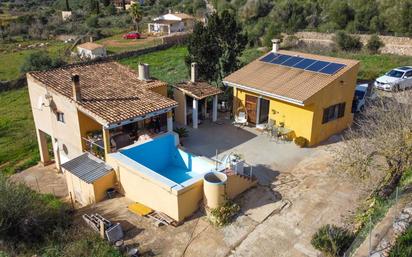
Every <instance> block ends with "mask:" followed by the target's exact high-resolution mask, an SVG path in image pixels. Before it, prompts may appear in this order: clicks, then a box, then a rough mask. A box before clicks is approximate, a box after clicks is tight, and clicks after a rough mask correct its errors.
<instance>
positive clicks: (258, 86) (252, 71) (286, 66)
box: [223, 40, 359, 145]
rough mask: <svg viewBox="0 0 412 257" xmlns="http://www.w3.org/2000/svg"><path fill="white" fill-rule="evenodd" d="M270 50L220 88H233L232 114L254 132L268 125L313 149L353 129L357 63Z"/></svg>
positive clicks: (227, 78)
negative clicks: (244, 118)
mask: <svg viewBox="0 0 412 257" xmlns="http://www.w3.org/2000/svg"><path fill="white" fill-rule="evenodd" d="M278 44H279V42H278V41H276V40H274V45H273V50H272V51H271V52H269V53H267V54H265V55H264V56H262V57H261V58H258V59H257V60H255V61H253V62H251V63H249V64H248V65H246V66H244V67H243V68H241V69H239V70H237V71H235V72H234V73H232V74H230V75H229V76H227V77H226V78H224V81H223V83H224V84H225V85H226V86H229V87H232V88H233V98H234V100H233V110H234V112H235V115H237V114H238V112H242V111H243V112H245V113H246V115H247V119H248V122H249V123H251V124H256V126H257V127H259V126H262V124H267V123H268V122H269V121H272V122H271V123H275V125H276V126H280V127H285V128H287V129H288V131H291V135H292V137H304V138H306V139H307V140H308V141H309V145H314V144H318V143H320V142H322V141H323V140H325V139H327V138H329V137H330V136H331V135H333V134H336V133H339V132H341V131H342V130H344V129H345V128H348V127H349V126H350V125H351V124H352V120H353V113H352V101H353V97H354V91H355V87H356V78H357V73H358V69H359V62H358V61H354V60H347V59H341V58H332V57H326V56H320V55H313V54H305V53H300V52H293V51H284V50H278V49H279V45H278Z"/></svg>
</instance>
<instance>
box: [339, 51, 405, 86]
mask: <svg viewBox="0 0 412 257" xmlns="http://www.w3.org/2000/svg"><path fill="white" fill-rule="evenodd" d="M336 56H338V57H343V58H349V59H355V60H359V61H360V62H361V64H360V70H359V74H358V78H359V79H361V80H374V79H376V78H377V77H379V76H381V75H383V74H385V73H386V72H388V71H389V70H391V69H393V68H396V67H399V66H404V65H411V63H412V56H399V55H392V54H377V55H371V54H366V53H340V54H336Z"/></svg>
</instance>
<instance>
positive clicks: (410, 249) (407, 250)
mask: <svg viewBox="0 0 412 257" xmlns="http://www.w3.org/2000/svg"><path fill="white" fill-rule="evenodd" d="M411 242H412V226H410V227H409V228H408V229H407V230H406V231H405V233H404V234H403V235H401V236H400V237H399V238H398V239H397V240H396V243H395V245H394V246H393V247H392V249H391V251H390V252H389V257H410V256H412V243H411Z"/></svg>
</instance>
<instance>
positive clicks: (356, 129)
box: [336, 91, 412, 197]
mask: <svg viewBox="0 0 412 257" xmlns="http://www.w3.org/2000/svg"><path fill="white" fill-rule="evenodd" d="M411 103H412V92H407V91H406V92H401V93H397V94H395V95H393V96H392V97H379V98H378V99H375V100H374V101H373V102H372V103H370V105H369V106H368V108H366V110H365V112H364V113H362V114H361V115H360V116H361V117H360V118H359V119H356V120H355V122H354V125H353V126H352V128H350V129H348V131H347V132H346V133H345V134H344V135H343V146H342V147H339V148H338V150H337V151H336V153H337V155H336V159H337V161H338V162H337V164H338V165H339V167H340V168H341V169H343V170H345V171H347V172H349V173H350V174H352V175H354V176H355V177H360V178H366V177H368V176H370V175H371V174H372V173H373V172H377V171H383V172H384V174H386V175H385V176H384V178H383V179H382V181H380V186H379V187H378V188H377V189H376V191H375V194H377V195H378V196H381V197H387V196H389V195H390V194H391V193H392V192H393V190H394V189H395V188H396V185H397V184H398V183H399V181H400V179H401V177H402V174H403V172H404V171H405V170H406V169H407V168H409V167H411V164H412V105H411Z"/></svg>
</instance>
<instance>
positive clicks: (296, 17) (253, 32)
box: [211, 0, 412, 45]
mask: <svg viewBox="0 0 412 257" xmlns="http://www.w3.org/2000/svg"><path fill="white" fill-rule="evenodd" d="M211 2H212V3H213V5H214V6H215V8H216V9H217V10H218V11H222V10H224V9H229V10H232V11H233V12H235V13H236V14H237V16H238V17H239V19H240V20H241V21H242V22H243V23H244V27H245V30H246V31H247V32H248V35H249V39H250V43H251V44H255V45H256V44H257V45H261V44H263V45H268V44H269V43H270V39H271V38H272V37H273V36H275V35H277V34H279V33H280V32H289V33H292V32H296V31H301V30H311V31H319V32H336V31H337V30H346V31H348V32H350V33H359V32H362V33H378V34H392V35H403V36H410V35H412V12H411V10H412V0H402V1H391V0H331V1H329V0H212V1H211ZM394 17H396V18H394Z"/></svg>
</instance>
